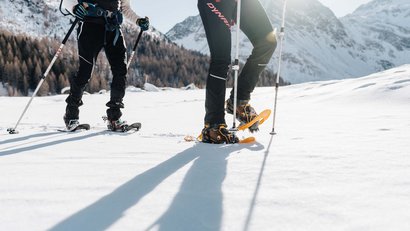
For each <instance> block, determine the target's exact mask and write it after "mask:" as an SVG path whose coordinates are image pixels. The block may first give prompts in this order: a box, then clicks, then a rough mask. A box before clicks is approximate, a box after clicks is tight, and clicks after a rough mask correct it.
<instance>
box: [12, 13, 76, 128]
mask: <svg viewBox="0 0 410 231" xmlns="http://www.w3.org/2000/svg"><path fill="white" fill-rule="evenodd" d="M78 21H79V19H78V18H76V19H75V20H74V22H73V24H71V27H70V29H69V30H68V33H67V34H66V35H65V37H64V39H63V42H62V43H61V45H60V47H59V48H58V50H57V52H56V54H55V55H54V57H53V59H52V60H51V63H50V64H49V65H48V67H47V70H46V71H45V72H44V74H43V75H42V76H41V80H40V82H39V83H38V84H37V87H36V89H35V90H34V92H33V95H32V96H31V98H30V100H29V101H28V103H27V105H26V107H25V108H24V110H23V113H22V114H21V115H20V118H19V119H18V121H17V123H16V126H14V128H8V129H7V131H8V132H9V133H10V134H17V133H18V131H16V129H17V126H18V125H19V124H20V121H21V119H22V118H23V116H24V114H25V113H26V111H27V109H28V107H29V106H30V104H31V101H33V99H34V97H35V96H36V95H37V92H38V91H39V90H40V87H41V85H42V84H43V82H44V80H45V78H46V77H47V75H48V73H49V72H50V70H51V67H52V66H53V65H54V63H55V61H56V60H57V58H58V56H59V55H60V54H61V51H62V50H63V47H64V46H65V44H66V42H67V40H68V38H69V37H70V35H71V33H72V32H73V30H74V27H75V25H77V23H78Z"/></svg>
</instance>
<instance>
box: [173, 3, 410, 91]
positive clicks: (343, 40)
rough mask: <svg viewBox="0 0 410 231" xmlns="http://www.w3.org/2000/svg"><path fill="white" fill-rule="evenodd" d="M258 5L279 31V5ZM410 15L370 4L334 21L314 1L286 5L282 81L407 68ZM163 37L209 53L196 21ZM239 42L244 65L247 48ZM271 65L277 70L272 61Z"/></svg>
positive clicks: (400, 6)
mask: <svg viewBox="0 0 410 231" xmlns="http://www.w3.org/2000/svg"><path fill="white" fill-rule="evenodd" d="M261 2H262V4H263V6H264V7H265V9H266V11H267V14H268V16H269V18H270V20H271V22H272V23H273V25H274V27H276V28H280V23H281V14H282V8H283V2H282V1H270V0H261ZM409 11H410V3H409V2H408V1H406V0H374V1H372V2H370V3H369V4H366V5H363V6H361V7H360V8H359V9H358V10H356V11H355V12H354V13H353V14H351V15H348V16H346V17H344V18H340V19H338V18H337V17H336V16H335V15H334V14H333V12H332V11H331V10H330V9H329V8H327V7H325V6H323V5H322V4H321V3H320V2H319V1H317V0H289V1H288V10H287V18H286V20H287V21H286V38H285V50H284V55H283V59H284V63H285V68H284V72H283V78H284V79H286V80H287V81H290V82H292V83H298V82H307V81H312V80H327V79H341V78H347V77H357V76H362V75H365V74H370V73H373V72H376V71H381V70H384V69H387V68H390V67H393V66H398V65H401V64H405V63H410V26H409V25H410V14H409ZM166 35H167V36H168V37H169V38H170V39H171V40H173V41H175V42H176V43H178V44H181V45H183V46H184V47H186V48H190V49H194V50H198V51H200V52H203V53H209V50H208V47H207V43H206V37H205V33H204V30H203V28H202V23H201V19H200V17H199V16H196V17H190V18H188V19H186V20H185V21H183V22H181V23H179V24H177V25H176V26H175V27H174V28H172V29H171V30H170V31H169V32H168V33H167V34H166ZM233 35H234V33H233ZM241 36H242V41H241V48H242V49H241V57H242V59H243V60H244V59H245V58H246V57H247V56H248V54H249V53H250V49H251V44H250V43H249V42H248V41H247V39H245V36H244V35H243V34H242V35H241ZM233 39H234V38H233ZM272 63H273V64H272V65H273V66H272V67H273V69H275V67H274V66H275V65H276V63H277V57H276V56H275V57H273V60H272Z"/></svg>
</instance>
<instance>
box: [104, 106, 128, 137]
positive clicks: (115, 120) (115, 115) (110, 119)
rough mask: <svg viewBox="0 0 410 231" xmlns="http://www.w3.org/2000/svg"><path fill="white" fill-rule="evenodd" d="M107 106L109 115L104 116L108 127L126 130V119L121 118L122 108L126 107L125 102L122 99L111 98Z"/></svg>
mask: <svg viewBox="0 0 410 231" xmlns="http://www.w3.org/2000/svg"><path fill="white" fill-rule="evenodd" d="M106 106H107V107H109V108H108V109H107V117H105V118H103V119H104V120H106V121H107V128H108V129H109V130H111V131H122V132H124V131H126V127H127V126H128V125H127V123H126V121H122V120H121V119H120V118H121V116H122V112H121V110H120V108H124V104H123V103H122V102H121V101H113V100H111V101H110V102H108V103H107V104H106Z"/></svg>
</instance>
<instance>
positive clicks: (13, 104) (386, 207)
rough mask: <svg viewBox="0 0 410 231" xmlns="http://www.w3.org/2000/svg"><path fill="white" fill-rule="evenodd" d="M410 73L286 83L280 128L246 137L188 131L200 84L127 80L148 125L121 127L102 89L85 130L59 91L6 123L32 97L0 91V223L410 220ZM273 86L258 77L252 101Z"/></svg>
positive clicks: (178, 225) (87, 107)
mask: <svg viewBox="0 0 410 231" xmlns="http://www.w3.org/2000/svg"><path fill="white" fill-rule="evenodd" d="M409 76H410V65H406V66H402V67H399V68H396V69H392V70H388V71H385V72H382V73H376V74H373V75H370V76H366V77H363V78H359V79H347V80H337V81H334V80H333V81H325V82H312V83H306V84H298V85H291V86H287V87H281V88H280V90H279V101H278V114H277V126H276V128H275V130H276V131H277V132H278V135H276V136H273V137H272V136H270V135H269V132H270V131H271V129H272V118H270V119H269V120H268V121H267V122H266V124H264V125H262V126H261V131H260V132H259V133H258V134H256V135H255V136H256V139H257V142H256V143H254V144H246V145H238V144H236V145H210V144H201V143H194V142H192V143H189V142H185V141H183V138H184V136H185V135H197V134H199V132H200V130H201V129H202V124H203V115H204V94H205V92H204V90H191V91H182V90H172V91H170V90H168V91H161V92H128V93H127V94H126V98H125V105H126V108H125V110H124V116H123V117H124V119H126V120H128V121H129V122H137V121H139V122H142V129H141V131H139V132H134V133H126V134H122V133H113V132H109V131H106V129H105V124H104V123H103V121H102V119H101V116H102V115H104V113H105V110H106V108H105V103H106V101H108V99H109V95H108V94H95V95H86V96H84V106H82V107H81V110H80V111H81V114H80V118H81V119H80V120H81V122H85V123H90V124H91V130H89V131H81V132H75V133H61V132H57V131H56V130H57V129H59V128H62V126H63V120H62V115H63V112H64V108H65V103H64V99H65V97H66V96H65V95H59V96H50V97H38V98H35V99H34V101H33V103H32V105H31V106H30V108H29V110H28V112H27V113H26V115H25V116H24V118H23V120H22V123H21V124H20V126H19V127H18V129H17V130H19V132H20V133H19V134H17V135H9V134H7V132H6V129H7V128H8V127H12V126H14V125H15V122H16V121H17V119H18V117H19V115H20V113H21V112H22V110H23V108H24V106H25V105H26V103H27V102H28V98H27V97H0V104H1V105H4V106H3V113H2V115H1V120H0V176H1V177H0V211H3V212H2V216H0V229H1V230H52V231H59V230H229V231H230V230H244V231H246V230H258V231H259V230H279V231H281V230H292V231H295V230H296V231H298V230H301V231H302V230H303V231H306V230H312V231H313V230H314V231H317V230H352V231H353V230H354V231H355V230H360V231H362V230H372V231H374V230H395V231H397V230H400V231H401V230H403V231H405V230H410V214H409V211H410V156H409V154H410V144H409V142H408V137H410V120H409V118H410V117H409V116H410V108H409V107H408V105H409V102H410V78H409ZM227 92H229V90H228V91H227ZM273 97H274V89H273V88H258V89H256V91H255V93H254V94H253V98H252V101H251V103H252V105H253V106H254V107H255V108H256V109H257V110H258V111H261V110H263V109H265V108H272V107H273ZM226 119H227V122H228V125H229V126H230V125H231V123H232V118H231V116H230V115H227V116H226ZM238 134H239V135H240V136H241V135H243V136H249V135H250V134H248V133H247V132H239V133H238Z"/></svg>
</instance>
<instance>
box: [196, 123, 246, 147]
mask: <svg viewBox="0 0 410 231" xmlns="http://www.w3.org/2000/svg"><path fill="white" fill-rule="evenodd" d="M226 128H227V125H226V124H214V125H210V124H205V127H204V129H202V132H201V137H202V139H201V142H203V143H210V144H224V143H225V144H235V143H239V139H238V137H236V136H235V134H233V133H231V132H230V131H228V129H226Z"/></svg>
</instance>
